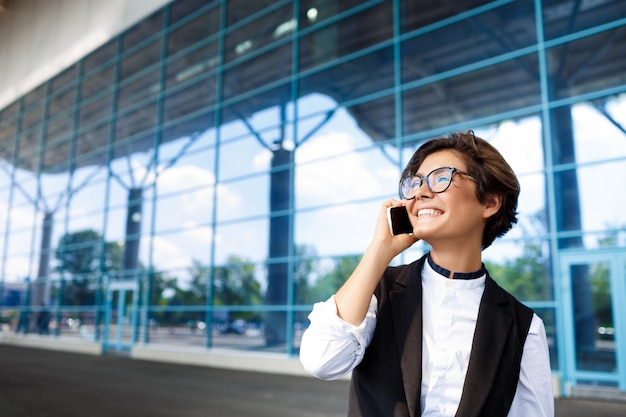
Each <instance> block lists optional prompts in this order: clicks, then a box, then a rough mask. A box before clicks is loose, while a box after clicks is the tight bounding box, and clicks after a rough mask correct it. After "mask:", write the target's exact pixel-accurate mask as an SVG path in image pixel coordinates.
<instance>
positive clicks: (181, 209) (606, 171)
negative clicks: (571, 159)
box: [0, 96, 626, 281]
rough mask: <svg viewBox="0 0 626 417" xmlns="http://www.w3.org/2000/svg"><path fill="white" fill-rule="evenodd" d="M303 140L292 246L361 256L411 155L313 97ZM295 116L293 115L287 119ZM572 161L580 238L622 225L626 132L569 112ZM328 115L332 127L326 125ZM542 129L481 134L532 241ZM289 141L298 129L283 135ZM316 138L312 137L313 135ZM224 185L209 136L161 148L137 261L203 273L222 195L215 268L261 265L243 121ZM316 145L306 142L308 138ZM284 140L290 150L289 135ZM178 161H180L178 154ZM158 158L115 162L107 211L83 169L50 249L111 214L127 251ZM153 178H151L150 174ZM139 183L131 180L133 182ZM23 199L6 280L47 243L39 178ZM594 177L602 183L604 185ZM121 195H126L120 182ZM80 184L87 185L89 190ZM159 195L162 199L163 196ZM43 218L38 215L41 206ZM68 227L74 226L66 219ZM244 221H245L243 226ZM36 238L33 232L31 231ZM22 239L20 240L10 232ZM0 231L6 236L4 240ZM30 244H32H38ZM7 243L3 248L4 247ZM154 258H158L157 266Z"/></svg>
mask: <svg viewBox="0 0 626 417" xmlns="http://www.w3.org/2000/svg"><path fill="white" fill-rule="evenodd" d="M300 104H301V106H302V110H300V114H299V115H300V116H302V115H304V114H306V115H307V117H305V118H301V119H300V120H299V121H298V126H297V132H298V138H299V140H300V141H302V140H303V139H305V141H304V143H302V144H301V145H300V146H299V147H298V149H297V151H296V172H295V175H296V176H295V185H296V195H295V198H296V200H295V206H296V209H297V210H299V211H298V212H297V213H296V217H295V224H294V226H295V230H294V234H295V241H296V244H297V245H310V246H313V247H315V250H316V251H317V253H319V254H320V255H342V254H360V253H361V252H362V251H363V250H364V248H365V246H366V245H367V243H368V242H369V239H370V237H371V233H372V231H373V228H374V222H375V219H376V216H377V213H378V209H379V207H380V203H381V202H382V201H383V200H385V199H387V198H389V197H395V196H396V194H397V181H398V176H399V174H400V169H401V168H402V164H404V163H406V161H407V160H408V158H409V157H410V155H411V154H412V153H413V151H414V148H411V147H409V148H406V149H403V150H402V158H403V161H402V162H401V163H400V162H399V161H398V160H397V158H398V150H397V149H396V148H395V147H393V146H385V147H383V148H380V147H378V146H376V145H375V144H373V143H372V141H371V140H370V139H369V138H368V137H367V136H366V135H365V134H364V133H363V132H362V131H361V130H360V129H359V128H358V126H357V124H356V123H355V121H354V120H353V119H352V117H351V116H350V115H349V113H348V112H347V111H346V110H345V109H341V108H339V109H336V110H335V111H334V112H332V113H327V111H329V110H331V109H332V108H333V106H331V104H333V103H331V102H330V101H329V100H328V99H327V98H325V97H321V96H315V97H313V96H309V97H306V98H303V100H302V101H301V102H300ZM607 111H608V112H609V113H610V114H611V115H612V116H613V117H614V118H615V119H616V121H617V122H618V123H621V124H622V125H624V124H626V98H624V97H621V98H618V99H616V100H614V101H612V102H611V103H609V104H608V105H607ZM294 114H295V112H294V109H293V108H292V106H290V107H289V108H288V110H287V115H288V119H289V121H292V120H293V117H294ZM573 116H574V122H575V145H576V153H577V159H578V161H579V162H580V163H583V164H589V165H586V166H582V167H580V168H579V173H578V178H579V185H580V191H581V207H582V215H583V229H584V230H586V231H594V230H595V231H597V230H603V229H606V228H607V227H620V226H623V225H624V224H626V217H625V216H626V214H624V212H623V210H622V207H624V206H625V205H626V197H625V195H624V193H621V192H618V191H617V190H616V188H615V187H616V184H618V182H617V181H618V178H624V177H626V167H625V166H624V162H623V160H624V159H625V158H626V139H624V135H623V133H622V132H621V131H620V130H619V129H618V128H617V127H616V126H615V125H613V124H612V123H611V122H610V121H608V120H607V119H606V118H605V117H604V116H602V115H601V114H600V113H599V112H598V111H597V110H596V109H594V108H593V107H591V106H590V105H588V104H581V105H577V106H575V107H574V108H573ZM326 117H329V118H328V120H325V118H326ZM278 120H279V114H278V111H277V109H276V108H273V109H268V110H266V111H263V112H260V113H258V114H256V115H254V116H253V117H252V118H251V119H250V120H249V123H250V125H251V126H252V127H253V128H254V129H255V130H256V129H258V130H260V131H261V138H262V139H263V140H264V141H265V142H266V143H267V142H271V141H272V140H273V139H274V138H278V137H279V136H278V135H279V132H278V130H277V129H275V128H274V127H273V126H275V125H276V123H277V121H278ZM541 129H542V126H541V121H540V119H539V117H531V118H527V119H522V120H518V121H505V122H502V123H500V124H499V125H498V126H497V127H487V128H476V134H477V135H478V136H481V137H483V138H485V139H487V140H488V141H489V142H490V143H492V144H493V145H494V146H496V147H497V148H498V149H499V150H500V151H501V152H502V154H503V155H504V156H505V158H506V159H507V161H508V162H509V163H510V164H511V166H512V167H513V169H514V170H515V171H516V173H517V174H518V177H519V179H520V183H521V185H522V194H521V197H520V202H519V212H520V224H519V226H518V227H516V228H515V229H514V230H513V231H511V232H510V233H509V235H507V237H509V238H519V237H522V236H523V231H524V230H527V231H532V230H533V229H532V225H531V223H530V220H529V219H530V218H531V216H533V215H534V214H536V213H537V212H538V211H539V210H540V209H542V208H543V207H544V205H545V201H544V200H545V197H544V191H543V187H544V176H543V174H542V173H541V170H542V167H543V151H542V144H541ZM286 132H288V133H289V134H291V133H293V125H292V124H289V123H288V125H287V127H286ZM311 132H314V133H313V134H312V135H310V134H311ZM220 135H221V139H222V140H224V142H225V143H224V144H223V146H221V147H220V149H219V152H220V160H219V164H220V172H219V173H218V180H219V183H218V184H217V189H215V181H216V178H215V170H214V163H215V147H214V146H215V131H214V130H211V131H207V132H204V133H202V134H201V135H200V136H199V137H197V138H195V139H194V140H191V139H190V138H184V139H182V140H180V141H174V142H169V143H167V144H166V145H164V146H162V147H161V148H160V150H159V154H158V158H159V166H160V167H165V166H168V165H169V164H170V163H171V162H172V161H174V163H173V164H171V166H168V168H167V169H160V168H157V169H156V170H157V171H158V172H159V175H158V180H157V184H158V185H157V189H156V192H157V195H158V196H159V200H158V202H157V207H156V217H155V220H156V223H155V230H156V232H157V235H156V236H155V237H154V238H152V239H150V236H149V233H150V224H151V212H152V205H151V200H152V190H151V189H150V187H148V189H147V191H146V192H145V193H144V198H145V199H147V201H146V203H145V204H144V215H143V218H142V220H143V223H142V230H143V233H144V237H143V238H142V243H141V254H140V258H141V262H142V263H144V264H146V263H147V262H149V259H153V260H154V263H155V267H156V268H157V269H160V270H167V269H174V268H178V269H180V268H183V269H184V268H185V266H188V265H191V263H192V260H194V259H195V260H199V261H201V262H202V263H208V262H209V259H210V253H211V243H212V239H213V230H212V228H211V222H212V218H213V209H214V207H213V204H212V203H213V193H214V192H215V191H216V192H217V203H218V206H217V210H218V211H217V220H218V227H217V228H216V230H215V243H216V248H215V249H216V252H215V255H216V259H215V260H216V262H217V263H223V262H224V261H225V260H226V259H227V258H228V256H230V255H238V256H240V257H241V258H244V259H249V260H252V261H255V262H259V261H263V260H264V259H265V257H266V256H267V252H268V233H269V221H268V219H267V215H268V212H269V183H270V180H269V174H268V171H269V167H270V161H271V152H270V151H269V150H268V149H266V148H265V147H263V145H262V144H261V143H260V142H259V140H258V139H257V138H255V137H253V136H252V134H251V131H250V129H249V127H247V126H245V125H244V124H243V123H242V122H241V121H236V122H232V123H229V124H228V125H225V126H223V127H222V130H221V132H220ZM309 135H310V136H309ZM285 139H286V140H288V141H292V138H291V137H290V136H286V137H285ZM181 154H182V155H181ZM152 158H153V154H152V153H150V152H148V153H142V154H134V155H132V157H131V158H129V159H127V158H119V159H117V160H115V161H114V162H113V163H112V164H111V168H112V170H113V172H114V173H115V174H116V175H118V176H119V181H118V180H112V181H111V182H110V189H109V194H108V201H105V197H104V196H105V191H106V175H107V172H106V169H97V168H95V167H93V166H92V167H85V168H81V169H79V170H77V171H76V172H75V174H74V178H73V179H72V187H74V188H78V191H77V192H76V194H74V195H73V196H72V200H71V206H70V207H69V215H66V207H65V204H66V203H65V201H63V202H62V204H60V207H58V211H57V212H56V213H55V225H54V229H53V233H54V234H53V239H52V242H53V246H56V243H57V242H58V240H59V238H60V237H61V236H62V234H63V233H65V232H66V231H70V232H72V231H78V230H84V229H86V228H93V229H95V230H102V227H103V226H104V223H105V222H104V218H103V208H104V207H105V205H108V207H109V208H108V215H109V217H108V219H107V221H106V226H107V228H106V230H105V233H104V234H105V237H106V239H107V240H115V241H121V240H123V237H124V224H125V217H126V202H127V201H126V200H127V195H128V191H127V187H128V186H131V185H132V184H137V183H138V182H140V181H142V180H143V181H144V182H143V184H144V185H149V184H152V182H153V181H154V179H155V176H154V172H155V168H154V167H151V166H150V161H151V159H152ZM607 159H608V160H612V159H616V161H615V162H614V163H606V162H604V163H602V164H594V162H596V161H600V160H607ZM147 168H148V170H147ZM9 173H10V171H6V170H2V171H0V179H1V180H2V182H3V183H4V184H8V183H9V182H10V176H9ZM131 173H132V174H131ZM16 174H17V175H16V178H17V180H18V182H19V184H20V185H21V186H22V187H23V190H16V191H15V193H14V196H13V207H14V208H13V210H12V213H11V225H10V230H11V235H10V236H9V244H10V250H9V253H10V254H11V256H9V257H8V259H7V265H6V266H5V271H6V276H5V279H6V280H7V281H12V280H17V279H23V277H24V276H25V275H27V274H28V273H29V272H30V273H33V272H32V271H36V268H35V266H36V263H37V262H38V259H37V258H38V255H37V254H35V255H36V256H30V252H31V251H32V250H35V251H36V252H37V251H38V245H39V241H40V228H41V224H40V223H41V214H40V215H39V216H37V220H36V221H37V222H38V224H37V225H35V227H34V228H33V225H32V222H33V219H34V218H35V216H34V212H33V206H32V203H31V202H29V198H26V196H25V195H24V192H26V193H27V194H28V195H30V196H31V197H30V198H33V197H32V196H34V195H36V193H37V182H36V179H35V176H34V175H33V174H32V173H30V172H25V171H23V170H17V171H16ZM598 178H604V179H606V180H602V181H598ZM67 182H68V176H67V175H66V174H55V175H44V176H43V181H42V190H43V192H44V193H46V198H47V199H48V200H49V201H50V204H51V205H52V202H54V201H56V200H55V199H56V198H57V197H58V196H59V195H61V193H63V192H64V191H65V190H66V188H67ZM120 182H121V183H122V184H124V186H122V184H120ZM83 184H85V185H83ZM0 196H1V200H0V225H2V230H3V231H4V228H5V225H6V216H7V203H8V201H9V199H8V191H7V190H6V189H5V190H2V193H1V194H0ZM161 197H162V198H161ZM40 209H41V210H43V209H44V207H43V206H41V207H40ZM66 217H67V220H66ZM246 219H249V220H246ZM33 229H34V231H33ZM14 231H16V232H15V233H13V232H14ZM3 233H4V232H3ZM33 242H35V244H33ZM4 244H5V242H4V241H3V242H2V245H0V248H2V247H3V246H4ZM150 250H151V251H152V253H151V256H150ZM512 252H514V251H512V250H511V245H510V244H507V243H503V244H502V245H501V246H500V247H498V246H497V245H495V246H494V247H493V248H490V249H488V250H487V251H486V253H485V256H486V257H489V258H490V260H491V259H495V260H497V259H502V258H504V257H507V258H508V257H511V256H513V255H514V254H513V253H512ZM421 253H422V248H421V247H418V246H416V247H414V248H411V249H410V250H409V251H408V252H407V254H406V255H405V258H406V259H405V261H409V260H411V259H412V258H414V257H415V256H418V255H419V254H421Z"/></svg>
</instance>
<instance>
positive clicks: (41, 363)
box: [0, 345, 626, 417]
mask: <svg viewBox="0 0 626 417" xmlns="http://www.w3.org/2000/svg"><path fill="white" fill-rule="evenodd" d="M347 396H348V382H347V381H333V382H325V381H319V380H316V379H314V378H308V377H298V376H285V375H276V374H266V373H257V372H241V371H232V370H224V369H217V368H208V367H199V366H184V365H175V364H167V363H159V362H147V361H138V360H132V359H129V358H126V357H121V356H110V355H107V356H89V355H80V354H74V353H67V352H56V351H49V350H42V349H30V348H21V347H13V346H6V345H0V416H1V417H105V416H106V417H126V416H128V417H131V416H132V417H144V416H145V417H200V416H202V417H207V416H210V417H247V416H255V417H321V416H324V417H339V416H345V413H346V403H347ZM556 410H557V413H556V415H557V416H558V417H561V416H562V417H565V416H568V417H577V416H593V417H609V416H620V417H623V416H626V403H612V402H605V401H589V400H572V399H567V400H562V399H559V400H557V401H556ZM524 417H531V416H524Z"/></svg>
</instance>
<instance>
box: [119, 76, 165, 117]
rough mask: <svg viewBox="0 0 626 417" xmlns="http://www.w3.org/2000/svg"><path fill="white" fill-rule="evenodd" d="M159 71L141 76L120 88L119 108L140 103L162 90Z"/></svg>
mask: <svg viewBox="0 0 626 417" xmlns="http://www.w3.org/2000/svg"><path fill="white" fill-rule="evenodd" d="M160 87H161V86H160V83H159V71H152V72H150V73H149V74H147V75H144V76H142V77H141V78H138V79H135V80H133V81H132V82H130V83H128V84H124V86H123V87H120V89H119V97H118V101H117V108H118V110H122V109H125V108H126V107H129V106H133V105H138V104H139V103H140V102H141V101H143V100H146V99H148V98H150V97H153V96H155V95H156V94H157V93H158V92H159V90H160Z"/></svg>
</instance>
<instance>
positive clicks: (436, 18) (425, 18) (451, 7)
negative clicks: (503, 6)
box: [400, 0, 532, 33]
mask: <svg viewBox="0 0 626 417" xmlns="http://www.w3.org/2000/svg"><path fill="white" fill-rule="evenodd" d="M487 3H489V0H467V1H464V2H456V3H454V4H453V3H446V2H433V3H424V2H419V1H413V0H400V7H401V13H400V18H401V21H400V24H401V29H402V32H403V33H406V32H410V31H412V30H415V29H418V28H422V27H424V26H428V25H430V24H433V23H436V22H440V21H442V20H445V19H446V18H449V17H452V16H455V15H457V14H460V13H463V12H465V11H467V10H471V9H474V8H476V7H479V6H482V5H484V4H487ZM516 3H530V4H532V2H516Z"/></svg>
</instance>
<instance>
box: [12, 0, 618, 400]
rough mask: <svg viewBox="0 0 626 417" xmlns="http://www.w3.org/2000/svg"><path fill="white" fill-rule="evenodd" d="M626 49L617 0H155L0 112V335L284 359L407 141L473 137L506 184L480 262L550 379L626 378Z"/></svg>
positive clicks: (611, 384) (359, 239) (369, 223)
mask: <svg viewBox="0 0 626 417" xmlns="http://www.w3.org/2000/svg"><path fill="white" fill-rule="evenodd" d="M625 51H626V2H625V1H623V0H583V1H573V0H518V1H510V0H496V1H480V0H472V1H464V2H440V1H432V0H428V1H414V0H369V1H356V0H342V1H338V0H281V1H270V0H263V1H262V0H255V1H246V0H214V1H208V0H202V1H200V0H182V1H173V2H171V3H168V4H167V5H166V6H165V7H163V8H162V9H160V10H158V11H157V12H155V13H153V14H151V15H150V16H148V17H146V18H144V19H143V20H141V21H140V22H139V23H137V24H136V25H134V26H132V27H131V28H129V29H128V30H125V31H124V32H122V33H120V34H119V35H116V36H115V37H113V38H112V39H110V40H109V41H107V42H106V43H105V44H103V45H102V46H100V47H99V48H97V49H96V50H94V51H92V52H90V53H89V54H88V55H86V56H84V57H82V58H81V59H80V60H78V61H77V62H75V63H73V64H72V65H70V66H69V67H67V68H66V69H64V70H63V71H62V72H61V73H59V74H57V75H55V76H54V77H53V78H51V79H49V80H47V81H46V82H44V83H42V84H40V85H39V86H37V87H36V88H34V89H32V90H31V91H29V92H28V93H27V94H24V95H23V96H21V97H19V98H18V99H17V100H15V101H13V102H12V103H10V104H8V105H7V106H5V107H4V108H2V109H0V167H1V168H2V169H0V207H1V210H0V235H1V236H2V240H0V294H1V295H2V296H1V297H0V312H1V317H2V322H3V326H4V327H3V329H5V330H6V331H14V332H17V333H26V334H30V333H37V332H41V333H44V334H46V335H49V338H50V339H52V338H57V339H62V340H65V341H69V343H71V342H72V340H75V341H77V342H78V341H79V340H81V341H83V340H89V341H92V342H94V343H98V344H101V345H102V348H103V350H104V351H120V350H121V351H127V350H132V349H134V348H135V347H137V346H139V345H142V346H150V345H168V346H173V347H174V348H176V347H180V348H181V349H182V348H183V347H188V346H196V347H205V348H215V347H220V348H229V349H234V350H236V351H238V350H241V351H271V352H279V353H284V354H285V355H287V356H295V355H297V352H298V347H299V340H300V336H301V333H302V331H303V329H304V328H305V327H306V326H307V314H308V312H309V311H310V310H311V307H312V304H313V303H314V302H316V301H320V300H323V299H326V298H327V297H329V296H330V295H331V294H332V293H333V292H334V291H335V290H336V289H337V288H338V287H339V285H341V283H342V282H343V281H344V280H345V279H346V278H347V276H348V275H349V274H350V272H351V271H352V269H353V268H354V266H355V265H356V263H357V262H358V260H359V257H360V254H361V253H362V251H363V250H364V249H365V246H366V245H367V243H368V242H369V238H370V236H371V234H372V232H373V228H374V223H375V219H376V216H377V213H378V211H379V208H380V204H381V202H382V201H384V200H385V199H388V198H393V197H396V196H397V188H398V187H397V185H398V180H399V176H400V173H401V171H402V169H403V168H404V165H405V164H406V163H407V162H408V158H410V156H411V155H412V153H413V152H414V151H415V149H416V148H417V147H418V146H419V145H420V144H421V143H423V142H424V141H426V140H428V139H430V138H432V137H435V136H439V135H444V134H447V133H449V132H453V131H458V130H466V129H472V130H474V131H475V132H476V134H477V135H478V136H480V137H483V138H485V139H487V140H488V141H489V142H491V143H492V144H493V145H494V146H496V147H497V148H498V149H499V150H500V151H501V152H502V154H503V155H504V156H505V158H507V160H508V161H509V162H510V164H511V165H512V167H513V168H514V170H515V171H516V173H517V175H518V177H519V180H520V183H521V186H522V193H521V196H520V203H519V218H520V221H519V223H518V225H517V226H516V227H515V228H514V229H513V230H512V231H511V232H509V233H508V234H507V235H506V236H505V237H504V238H502V239H500V240H499V241H496V243H495V244H494V245H493V246H492V247H490V248H488V249H487V250H486V251H485V252H484V261H485V263H486V265H487V268H488V269H489V271H490V273H491V274H492V276H493V277H494V278H495V279H496V281H498V282H499V283H500V284H501V285H502V286H503V287H505V288H507V289H508V290H509V291H511V292H512V293H513V294H515V295H516V296H517V297H518V298H519V299H520V300H522V301H523V302H524V303H526V304H527V305H529V306H530V307H532V308H534V309H535V311H536V312H537V313H538V314H539V315H540V316H541V317H542V319H543V320H544V322H545V324H546V329H547V332H548V339H549V343H550V351H551V360H552V368H553V371H554V375H555V377H557V378H558V379H559V381H560V382H561V384H562V385H561V387H562V389H563V395H569V394H571V393H572V392H573V390H575V389H577V388H580V387H585V386H600V387H608V388H609V389H614V390H617V391H626V249H624V248H625V246H626V211H624V209H623V208H624V207H625V206H626V192H624V191H622V188H621V186H620V185H619V184H620V183H621V181H622V180H623V179H624V178H626V53H624V52H625ZM427 250H428V248H427V247H425V246H424V245H422V244H417V245H415V247H413V248H411V249H410V250H408V251H407V252H405V253H404V254H402V255H400V256H399V257H398V259H396V260H394V262H397V263H400V262H410V261H412V260H413V259H415V258H416V257H417V256H419V255H420V254H422V253H424V252H425V251H427ZM42 322H43V323H42Z"/></svg>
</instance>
